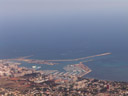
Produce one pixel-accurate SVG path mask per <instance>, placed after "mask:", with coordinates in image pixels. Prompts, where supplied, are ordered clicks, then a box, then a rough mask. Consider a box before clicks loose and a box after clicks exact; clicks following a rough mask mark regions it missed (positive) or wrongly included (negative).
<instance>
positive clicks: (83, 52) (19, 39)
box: [0, 0, 128, 82]
mask: <svg viewBox="0 0 128 96" xmlns="http://www.w3.org/2000/svg"><path fill="white" fill-rule="evenodd" d="M127 5H128V1H127V0H121V1H120V0H98V1H97V2H96V1H95V0H64V1H62V0H55V2H53V0H36V1H34V0H31V1H30V0H22V1H16V0H12V1H9V0H8V1H0V6H1V7H0V14H1V15H0V59H8V58H10V59H11V58H18V57H22V56H29V55H33V56H32V57H30V59H40V60H49V59H50V60H52V59H53V60H54V59H57V60H59V59H75V58H81V57H86V56H92V55H96V54H102V53H105V52H110V53H112V54H111V55H107V56H101V57H95V58H90V59H91V60H92V61H90V62H84V64H85V65H86V66H88V67H89V68H90V69H91V70H92V72H91V73H89V74H87V75H86V76H85V77H87V78H96V79H102V80H112V81H127V82H128V10H127V9H128V6H127ZM90 59H89V60H90ZM85 61H86V60H85ZM59 63H60V64H58V65H54V66H50V65H37V64H28V63H25V62H23V63H22V65H21V66H25V67H29V68H31V67H32V66H34V65H37V66H41V67H42V68H41V70H59V71H63V67H64V66H66V65H68V64H77V63H79V62H59Z"/></svg>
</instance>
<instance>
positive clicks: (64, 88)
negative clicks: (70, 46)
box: [0, 60, 128, 96]
mask: <svg viewBox="0 0 128 96" xmlns="http://www.w3.org/2000/svg"><path fill="white" fill-rule="evenodd" d="M19 65H20V63H18V62H12V61H7V60H0V96H128V83H127V82H117V81H106V80H97V79H93V78H90V79H89V78H83V76H84V75H86V74H88V73H89V72H91V71H92V70H91V69H89V68H88V67H87V66H85V65H84V64H83V63H82V62H80V63H79V64H73V65H67V66H65V67H64V68H63V69H64V72H59V71H58V70H35V69H34V68H25V67H19Z"/></svg>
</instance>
